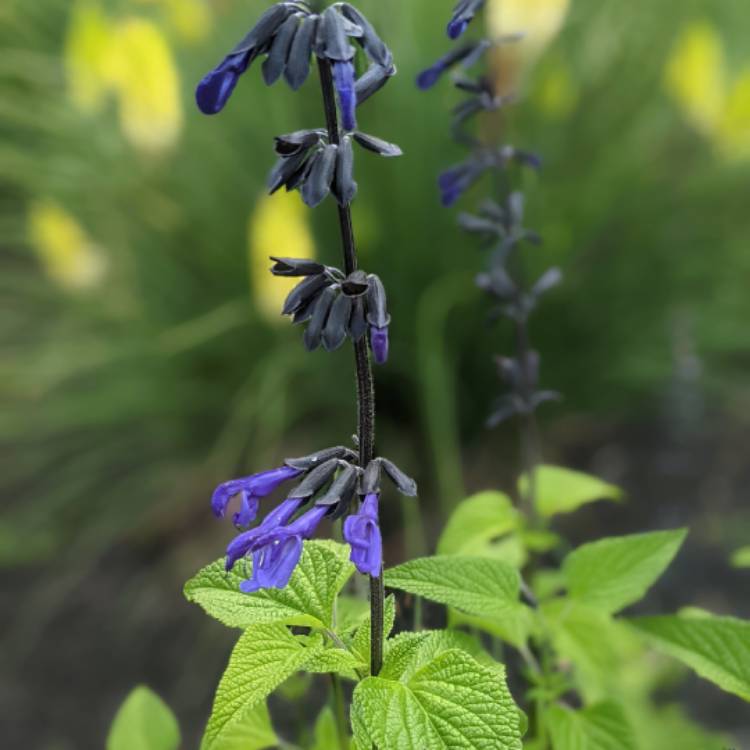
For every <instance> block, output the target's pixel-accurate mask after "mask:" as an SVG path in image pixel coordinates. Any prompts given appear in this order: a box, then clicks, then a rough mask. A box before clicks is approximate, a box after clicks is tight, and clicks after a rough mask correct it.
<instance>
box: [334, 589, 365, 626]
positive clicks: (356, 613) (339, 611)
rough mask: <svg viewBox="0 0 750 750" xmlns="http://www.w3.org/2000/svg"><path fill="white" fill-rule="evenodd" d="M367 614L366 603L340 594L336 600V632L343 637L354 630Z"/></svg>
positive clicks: (363, 600)
mask: <svg viewBox="0 0 750 750" xmlns="http://www.w3.org/2000/svg"><path fill="white" fill-rule="evenodd" d="M369 612H370V604H369V602H368V601H366V600H365V599H359V598H357V597H355V596H346V595H344V594H342V595H341V596H339V598H338V599H337V600H336V632H337V633H338V634H339V635H345V634H346V633H349V632H351V631H352V630H356V629H357V628H358V627H359V626H360V625H361V624H362V621H363V620H364V619H365V618H366V617H367V615H368V614H369Z"/></svg>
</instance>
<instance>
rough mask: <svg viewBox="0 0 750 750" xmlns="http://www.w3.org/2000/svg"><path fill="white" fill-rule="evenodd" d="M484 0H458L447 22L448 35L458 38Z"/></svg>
mask: <svg viewBox="0 0 750 750" xmlns="http://www.w3.org/2000/svg"><path fill="white" fill-rule="evenodd" d="M483 5H484V0H459V3H458V5H456V7H455V8H454V9H453V16H452V17H451V20H450V21H449V22H448V29H447V31H448V36H449V37H450V38H451V39H458V37H460V36H461V34H463V33H464V31H466V29H467V28H468V26H469V24H470V23H471V21H472V19H473V18H474V16H475V15H476V14H477V13H478V12H479V11H480V10H481V8H482V6H483Z"/></svg>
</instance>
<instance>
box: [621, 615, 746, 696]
mask: <svg viewBox="0 0 750 750" xmlns="http://www.w3.org/2000/svg"><path fill="white" fill-rule="evenodd" d="M630 622H631V623H632V625H634V626H635V627H636V628H638V630H639V631H641V633H644V634H646V635H647V636H648V639H649V641H650V642H651V643H652V644H653V645H654V647H655V648H657V649H659V650H660V651H663V652H664V653H666V654H668V655H670V656H673V657H674V658H676V659H679V660H680V661H682V662H684V663H685V664H687V665H688V666H689V667H691V668H692V669H694V670H695V671H696V672H697V673H698V674H699V675H700V676H701V677H704V678H705V679H707V680H710V681H711V682H713V683H715V684H716V685H718V686H719V687H720V688H723V689H724V690H726V691H727V692H730V693H734V694H735V695H739V696H740V698H744V699H745V700H746V701H750V622H747V621H745V620H737V619H735V618H733V617H713V616H703V617H677V616H664V617H638V618H635V619H634V620H631V621H630Z"/></svg>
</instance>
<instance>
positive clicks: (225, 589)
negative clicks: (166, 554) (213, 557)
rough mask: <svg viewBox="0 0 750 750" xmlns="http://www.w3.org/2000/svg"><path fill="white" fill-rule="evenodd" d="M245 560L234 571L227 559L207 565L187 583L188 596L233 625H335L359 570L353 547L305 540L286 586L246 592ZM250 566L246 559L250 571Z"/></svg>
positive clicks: (212, 613) (218, 618) (330, 626)
mask: <svg viewBox="0 0 750 750" xmlns="http://www.w3.org/2000/svg"><path fill="white" fill-rule="evenodd" d="M242 565H243V563H241V562H240V563H238V564H237V565H235V568H234V570H233V571H231V572H229V573H227V572H226V571H225V570H224V560H223V559H221V560H217V561H216V562H214V563H212V564H211V565H208V566H207V567H205V568H203V570H201V571H200V572H199V573H198V574H197V575H196V576H194V577H193V578H191V579H190V580H189V581H188V582H187V583H186V584H185V596H186V598H187V599H188V601H191V602H196V603H197V604H200V606H201V607H203V609H204V610H205V611H206V612H207V613H208V614H209V615H211V616H212V617H215V618H216V619H217V620H219V622H222V623H224V624H225V625H228V626H230V627H235V628H248V627H250V626H251V625H267V624H272V623H284V624H286V625H301V626H307V627H313V628H332V627H333V607H334V603H335V601H336V596H337V595H338V593H339V591H341V589H342V588H343V586H344V584H345V583H346V582H347V580H348V579H349V577H350V576H351V575H352V573H353V572H354V566H353V565H352V564H351V563H350V562H349V547H348V546H346V545H343V544H338V543H336V542H332V541H326V540H315V541H309V542H305V546H304V549H303V551H302V557H301V558H300V562H299V565H297V567H296V569H295V571H294V573H293V574H292V578H291V580H290V581H289V584H288V585H287V586H286V587H285V588H283V589H268V590H265V591H259V592H257V593H255V594H243V593H242V592H241V591H240V590H239V584H240V582H241V581H242V580H243V579H245V578H246V577H247V575H240V574H239V572H236V571H239V570H241V569H242ZM251 568H252V563H251V562H250V561H247V574H248V575H249V574H250V571H251ZM243 573H244V570H243Z"/></svg>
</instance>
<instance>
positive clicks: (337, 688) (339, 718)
mask: <svg viewBox="0 0 750 750" xmlns="http://www.w3.org/2000/svg"><path fill="white" fill-rule="evenodd" d="M331 685H332V687H333V706H334V713H335V714H336V732H337V733H338V737H339V748H340V750H349V731H348V727H349V722H348V720H347V718H346V707H345V705H344V688H343V686H342V684H341V678H340V677H339V676H338V675H337V674H332V675H331Z"/></svg>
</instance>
